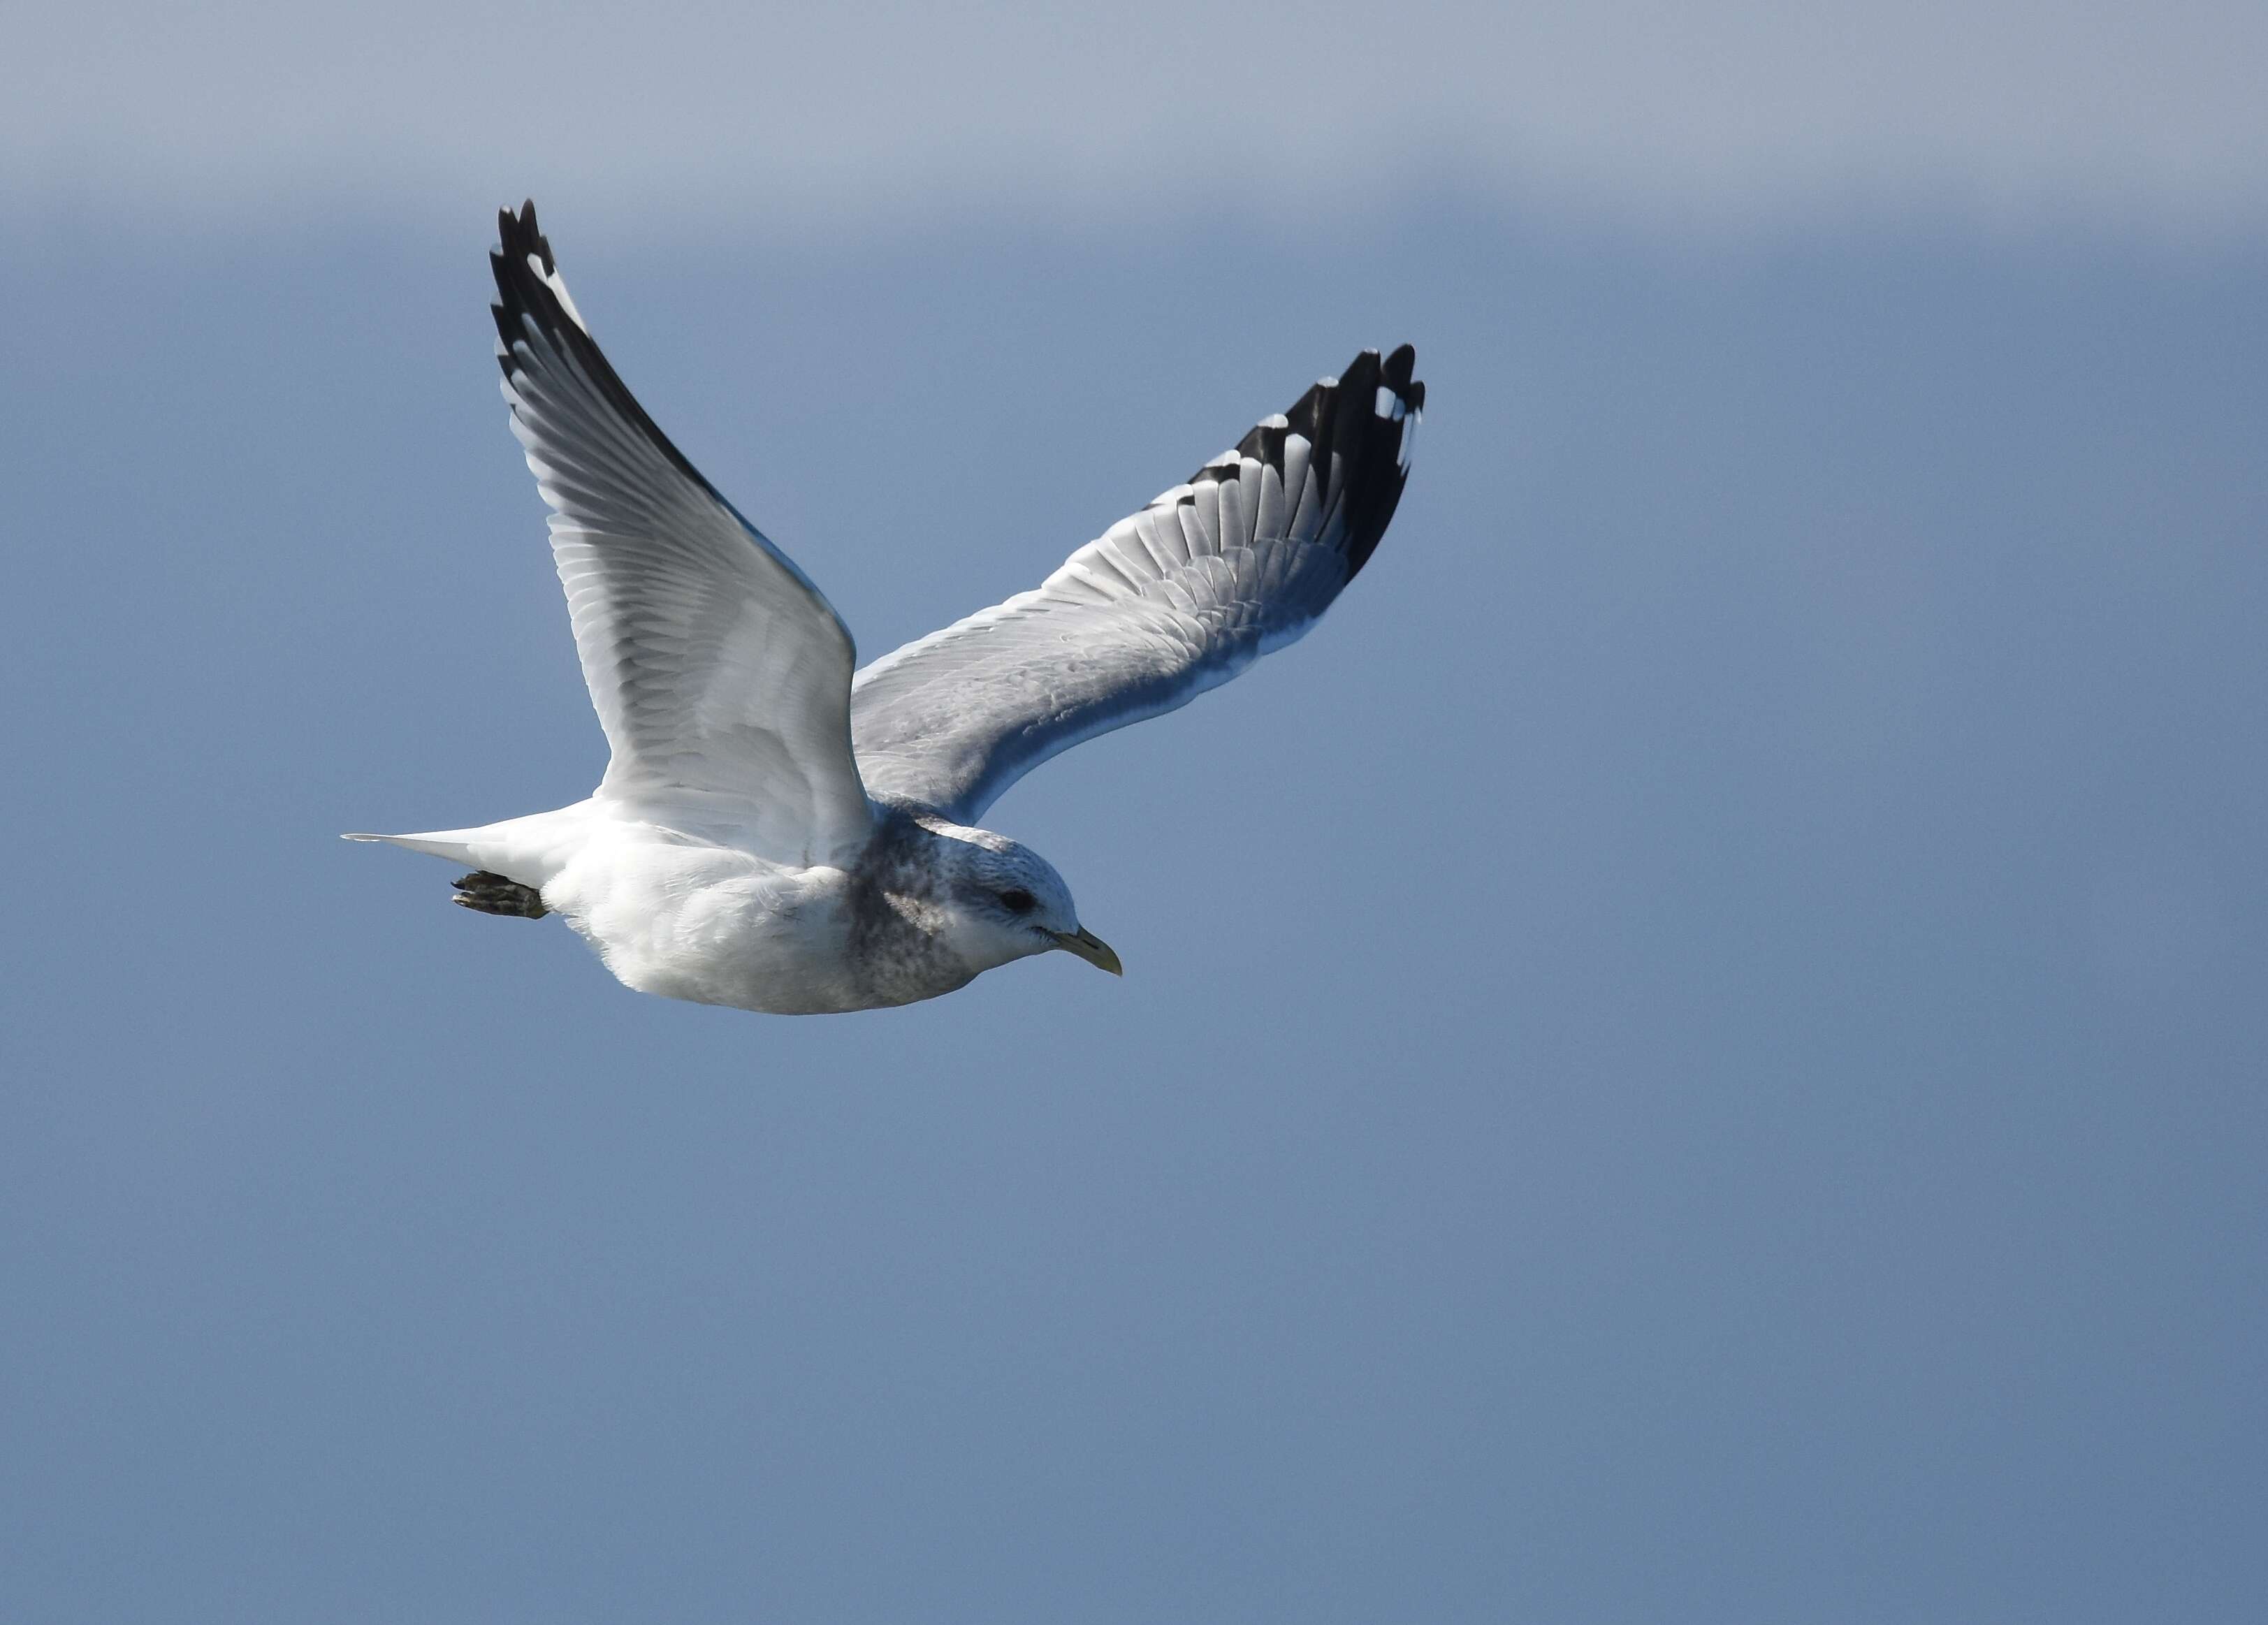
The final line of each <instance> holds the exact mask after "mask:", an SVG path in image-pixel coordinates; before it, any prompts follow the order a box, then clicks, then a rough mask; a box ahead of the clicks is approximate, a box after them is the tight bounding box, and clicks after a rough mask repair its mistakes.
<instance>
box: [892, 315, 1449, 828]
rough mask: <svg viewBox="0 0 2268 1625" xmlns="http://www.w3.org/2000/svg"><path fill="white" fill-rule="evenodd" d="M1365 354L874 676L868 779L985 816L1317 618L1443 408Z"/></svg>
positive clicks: (1377, 528) (1387, 510)
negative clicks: (1092, 742)
mask: <svg viewBox="0 0 2268 1625" xmlns="http://www.w3.org/2000/svg"><path fill="white" fill-rule="evenodd" d="M1416 359H1417V356H1416V352H1415V351H1414V350H1412V349H1410V347H1409V346H1408V345H1406V344H1405V345H1403V347H1402V348H1401V349H1397V350H1395V352H1394V353H1393V354H1392V355H1391V356H1388V357H1387V358H1386V359H1385V360H1384V361H1383V362H1381V361H1380V359H1379V357H1378V352H1377V351H1376V350H1370V349H1366V350H1365V351H1363V352H1362V354H1361V355H1359V356H1358V357H1355V359H1354V364H1352V365H1351V366H1350V367H1348V368H1347V370H1346V371H1345V372H1344V374H1342V375H1341V376H1340V377H1338V378H1336V379H1323V380H1322V382H1321V383H1319V384H1317V385H1316V386H1314V388H1313V389H1310V390H1309V391H1308V392H1307V393H1306V394H1304V395H1302V396H1300V401H1299V404H1298V405H1296V406H1294V407H1293V408H1292V409H1291V410H1290V411H1289V412H1287V413H1285V414H1282V415H1278V416H1275V417H1270V418H1267V419H1264V420H1263V422H1261V423H1259V424H1258V425H1257V426H1256V428H1255V429H1254V430H1252V432H1251V433H1249V434H1248V435H1246V436H1245V437H1244V438H1243V439H1242V440H1241V441H1240V442H1239V443H1238V444H1237V445H1236V448H1235V449H1234V450H1233V451H1230V452H1222V453H1221V454H1220V455H1219V457H1216V458H1214V459H1213V460H1212V461H1211V462H1209V463H1207V464H1206V465H1205V466H1204V467H1202V468H1200V469H1198V470H1197V473H1196V474H1192V475H1191V476H1190V477H1189V482H1187V483H1186V484H1182V485H1177V486H1175V487H1174V489H1171V490H1169V491H1167V492H1166V493H1165V494H1164V495H1163V496H1160V497H1159V498H1158V499H1157V500H1156V501H1154V502H1152V504H1150V505H1149V506H1148V507H1146V508H1145V509H1143V510H1142V511H1140V512H1139V513H1137V514H1134V515H1131V516H1130V517H1129V518H1123V519H1121V520H1120V521H1119V522H1118V523H1117V524H1116V525H1114V526H1111V527H1110V528H1109V529H1108V531H1105V532H1104V533H1102V534H1101V536H1099V537H1097V538H1096V539H1095V540H1093V541H1090V542H1088V543H1087V544H1086V546H1085V547H1083V548H1080V549H1079V551H1078V552H1076V553H1074V554H1072V555H1071V557H1070V558H1069V559H1067V560H1065V561H1064V565H1063V568H1062V569H1060V570H1057V571H1056V573H1055V574H1054V575H1052V576H1049V577H1048V578H1047V579H1046V580H1045V581H1044V582H1042V583H1041V584H1040V585H1039V586H1038V587H1037V588H1036V589H1035V590H1034V591H1032V592H1020V593H1018V594H1017V595H1016V596H1015V597H1013V598H1012V599H1009V600H1008V601H1007V602H1006V603H1005V604H999V605H996V606H994V607H992V608H990V609H986V610H981V611H979V612H978V613H977V614H973V615H971V616H969V617H968V619H967V620H966V621H956V622H955V623H954V625H952V626H949V627H947V628H946V629H944V630H943V631H941V632H932V634H930V636H927V637H924V638H922V639H920V640H918V641H917V642H915V643H908V644H907V645H906V646H905V647H904V648H902V649H900V650H898V651H895V653H893V654H889V655H886V656H884V657H883V658H881V659H880V660H877V661H876V662H875V663H874V664H873V665H870V666H868V667H867V668H866V669H865V671H863V672H861V673H858V680H857V681H856V682H855V684H854V685H853V686H852V688H851V732H852V735H853V737H854V739H856V741H857V745H858V766H859V769H860V771H861V772H862V773H863V774H864V775H865V782H866V783H867V785H868V786H869V787H870V788H871V789H872V790H873V793H874V794H875V795H877V796H880V797H882V798H886V799H891V800H901V801H915V802H922V803H925V804H927V805H931V806H933V807H936V808H937V809H938V810H939V811H940V812H942V813H945V814H946V815H947V816H948V817H951V818H954V819H958V820H961V821H962V822H965V823H967V822H974V821H975V820H976V819H977V818H978V817H980V816H981V815H982V814H983V811H984V809H985V808H986V807H987V806H989V805H991V804H992V802H993V801H994V800H995V799H996V798H998V796H999V795H1000V792H1001V791H1003V790H1006V789H1007V788H1008V786H1009V785H1011V784H1013V783H1015V782H1016V781H1017V780H1018V779H1019V778H1021V777H1022V776H1024V775H1025V774H1027V773H1028V772H1030V771H1031V770H1032V769H1033V768H1035V767H1037V766H1039V764H1040V763H1042V762H1043V761H1047V760H1048V758H1049V757H1050V756H1053V755H1055V754H1057V753H1058V752H1061V751H1065V750H1068V749H1070V748H1071V746H1074V745H1076V744H1078V743H1079V741H1080V740H1082V739H1093V738H1094V736H1095V735H1096V734H1098V733H1107V732H1109V731H1110V730H1111V729H1113V728H1123V727H1124V726H1125V725H1126V724H1128V723H1131V722H1139V721H1141V720H1142V719H1143V718H1144V717H1155V716H1158V715H1160V713H1161V712H1165V711H1170V710H1174V709H1175V708H1176V707H1178V706H1182V705H1186V704H1188V703H1189V701H1190V700H1192V699H1194V698H1195V697H1196V696H1197V695H1200V694H1202V693H1204V691H1205V690H1206V689H1208V688H1217V687H1219V685H1220V684H1222V683H1225V682H1226V681H1227V680H1229V679H1230V678H1232V677H1233V676H1235V675H1236V674H1237V673H1239V672H1241V671H1242V670H1243V669H1244V668H1245V667H1246V666H1248V665H1251V664H1252V662H1253V661H1255V660H1256V659H1258V658H1260V657H1261V656H1262V655H1263V654H1266V653H1268V652H1269V651H1270V650H1274V649H1280V648H1282V647H1283V646H1284V645H1285V644H1286V643H1291V642H1292V640H1294V639H1295V638H1297V637H1299V636H1300V635H1301V634H1302V633H1304V632H1305V631H1307V629H1308V628H1309V627H1311V626H1313V625H1314V623H1315V621H1316V619H1317V618H1318V617H1319V616H1321V615H1322V613H1323V611H1324V610H1325V609H1326V608H1328V607H1329V606H1330V602H1331V600H1332V599H1335V598H1337V596H1338V595H1339V591H1340V589H1341V588H1343V587H1344V586H1345V585H1346V584H1347V583H1348V582H1350V581H1351V580H1353V579H1354V577H1355V573H1356V572H1357V571H1358V570H1361V568H1362V567H1363V565H1364V563H1365V562H1367V561H1368V559H1369V558H1370V555H1371V551H1372V549H1373V548H1376V547H1377V546H1378V541H1379V538H1380V537H1381V536H1382V535H1384V534H1385V533H1386V526H1387V521H1388V520H1389V519H1391V518H1393V517H1394V509H1395V504H1396V503H1398V502H1399V501H1401V499H1402V486H1403V481H1404V480H1405V479H1407V478H1408V476H1409V473H1410V441H1411V439H1412V437H1413V436H1414V433H1415V431H1416V429H1417V425H1418V417H1419V415H1420V412H1421V410H1422V408H1424V406H1425V385H1423V384H1421V383H1418V382H1416V381H1414V380H1413V379H1411V377H1410V368H1411V366H1412V365H1413V364H1414V363H1415V361H1416Z"/></svg>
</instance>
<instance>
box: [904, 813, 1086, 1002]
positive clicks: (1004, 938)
mask: <svg viewBox="0 0 2268 1625" xmlns="http://www.w3.org/2000/svg"><path fill="white" fill-rule="evenodd" d="M932 834H933V835H936V836H938V837H939V838H940V844H941V846H942V847H943V849H945V851H946V853H948V854H949V855H950V856H949V858H948V861H947V863H946V865H945V881H946V884H945V886H944V887H943V893H944V894H943V896H942V897H941V898H940V900H939V901H941V902H942V903H943V905H944V912H945V915H946V918H945V920H944V922H943V926H944V930H943V933H942V934H943V935H945V936H946V937H947V938H949V939H950V940H951V942H952V945H953V947H954V951H955V952H958V953H959V954H960V955H961V958H962V959H963V960H966V961H967V962H968V963H969V964H970V965H973V966H976V967H980V968H984V969H989V968H990V967H993V966H997V965H1005V964H1007V963H1008V962H1009V961H1010V960H1020V959H1024V958H1026V957H1027V956H1029V955H1031V954H1035V953H1045V952H1049V950H1050V949H1054V948H1061V949H1062V950H1063V951H1064V952H1066V953H1072V954H1076V955H1078V956H1079V958H1080V959H1082V960H1086V962H1087V963H1088V964H1089V965H1092V966H1094V967H1096V968H1097V969H1098V970H1107V971H1108V972H1109V973H1110V974H1112V975H1114V976H1119V975H1123V974H1125V972H1124V969H1123V967H1121V966H1120V964H1119V962H1118V956H1117V954H1116V953H1114V952H1111V948H1110V945H1109V944H1108V943H1106V942H1104V941H1103V940H1102V938H1100V937H1097V936H1096V935H1095V934H1094V932H1093V931H1090V930H1086V928H1085V927H1084V926H1082V925H1080V924H1079V908H1078V907H1077V905H1075V904H1074V903H1073V902H1072V901H1071V887H1069V886H1065V885H1064V878H1063V877H1062V876H1061V875H1059V874H1057V872H1056V870H1055V865H1054V864H1050V863H1049V862H1048V860H1047V859H1046V858H1044V857H1041V856H1040V855H1039V854H1038V853H1037V852H1035V851H1033V850H1032V849H1031V848H1029V847H1027V846H1026V845H1024V844H1023V842H1020V841H1012V840H1010V839H1009V838H1008V837H1007V836H1005V835H995V834H993V833H992V832H991V831H990V830H989V829H968V828H963V827H957V826H936V827H932Z"/></svg>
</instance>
